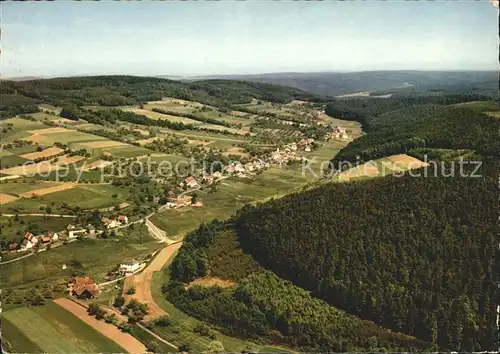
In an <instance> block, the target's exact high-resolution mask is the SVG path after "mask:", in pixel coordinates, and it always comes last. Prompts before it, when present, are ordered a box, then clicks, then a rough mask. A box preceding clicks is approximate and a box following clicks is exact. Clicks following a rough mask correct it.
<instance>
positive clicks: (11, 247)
mask: <svg viewBox="0 0 500 354" xmlns="http://www.w3.org/2000/svg"><path fill="white" fill-rule="evenodd" d="M18 247H19V245H18V244H17V243H16V242H14V243H11V244H10V245H9V251H16V250H17V248H18Z"/></svg>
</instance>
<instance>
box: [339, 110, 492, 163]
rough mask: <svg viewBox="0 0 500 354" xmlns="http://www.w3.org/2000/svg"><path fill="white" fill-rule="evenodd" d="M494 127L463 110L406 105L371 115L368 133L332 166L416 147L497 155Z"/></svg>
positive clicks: (473, 112) (479, 114)
mask: <svg viewBox="0 0 500 354" xmlns="http://www.w3.org/2000/svg"><path fill="white" fill-rule="evenodd" d="M330 114H333V113H332V112H331V111H330ZM498 124H499V120H498V118H495V117H491V116H488V115H486V114H484V113H482V112H478V111H476V110H473V109H469V108H467V107H460V106H445V105H438V104H423V105H410V106H407V107H404V108H399V109H396V110H391V111H388V112H385V113H382V114H380V115H377V116H371V117H370V120H369V126H370V127H371V128H370V132H369V134H366V135H364V136H362V137H360V138H359V139H356V140H354V141H352V142H351V143H349V144H348V145H347V146H346V147H345V148H343V149H342V150H341V151H340V152H339V154H337V155H336V156H335V158H334V160H333V165H334V167H336V166H339V162H341V161H350V162H354V161H357V160H361V161H368V160H371V159H376V158H380V157H383V156H388V155H394V154H401V153H403V154H404V153H407V152H408V151H410V150H412V149H416V148H437V149H471V150H474V151H476V152H478V153H480V154H482V155H488V156H493V155H497V154H498V153H499V152H500V141H499V139H498Z"/></svg>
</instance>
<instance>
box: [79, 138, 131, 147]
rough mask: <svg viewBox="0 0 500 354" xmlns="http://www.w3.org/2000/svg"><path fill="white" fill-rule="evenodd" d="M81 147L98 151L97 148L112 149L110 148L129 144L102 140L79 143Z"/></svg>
mask: <svg viewBox="0 0 500 354" xmlns="http://www.w3.org/2000/svg"><path fill="white" fill-rule="evenodd" d="M78 145H79V146H82V147H86V148H90V149H97V148H110V147H117V146H126V145H127V144H125V143H122V142H120V141H115V140H100V141H89V142H85V143H79V144H78Z"/></svg>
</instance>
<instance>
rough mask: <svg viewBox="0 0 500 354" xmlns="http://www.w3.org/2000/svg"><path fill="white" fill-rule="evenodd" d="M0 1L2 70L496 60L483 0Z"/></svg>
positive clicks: (197, 70)
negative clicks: (433, 0)
mask: <svg viewBox="0 0 500 354" xmlns="http://www.w3.org/2000/svg"><path fill="white" fill-rule="evenodd" d="M0 6H1V30H2V32H1V36H2V38H1V40H2V41H1V42H2V57H1V60H2V62H1V71H2V72H1V74H2V76H3V77H6V78H8V77H22V76H72V75H101V74H106V75H109V74H131V75H144V76H155V75H178V76H198V75H222V74H258V73H273V72H323V71H367V70H497V68H498V8H497V7H494V6H493V5H492V4H491V3H489V2H488V0H480V1H473V0H461V1H458V2H455V1H453V2H450V1H444V0H443V1H435V2H427V1H416V2H404V1H390V0H389V1H380V0H368V1H361V0H357V1H348V2H340V1H328V0H327V1H322V2H310V1H307V2H306V1H267V0H266V1H252V0H247V1H224V0H223V1H217V2H213V1H182V2H180V1H169V2H144V1H142V2H125V1H118V2H114V1H113V2H112V1H104V2H70V1H54V2H1V3H0Z"/></svg>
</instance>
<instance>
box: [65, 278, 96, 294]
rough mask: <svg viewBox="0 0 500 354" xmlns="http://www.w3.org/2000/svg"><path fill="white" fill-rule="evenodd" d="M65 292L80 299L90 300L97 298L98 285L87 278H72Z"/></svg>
mask: <svg viewBox="0 0 500 354" xmlns="http://www.w3.org/2000/svg"><path fill="white" fill-rule="evenodd" d="M67 291H68V292H69V293H70V295H73V296H76V297H78V298H80V299H92V298H95V297H97V296H99V285H97V284H96V283H95V282H94V281H93V280H92V279H90V278H89V277H74V278H73V279H71V281H70V282H69V283H68V289H67Z"/></svg>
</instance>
